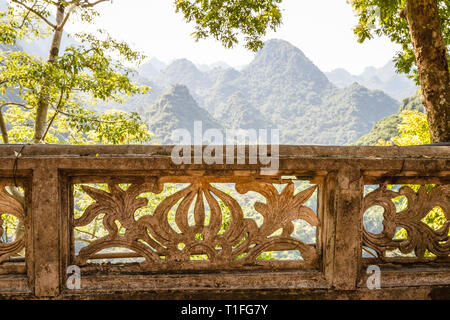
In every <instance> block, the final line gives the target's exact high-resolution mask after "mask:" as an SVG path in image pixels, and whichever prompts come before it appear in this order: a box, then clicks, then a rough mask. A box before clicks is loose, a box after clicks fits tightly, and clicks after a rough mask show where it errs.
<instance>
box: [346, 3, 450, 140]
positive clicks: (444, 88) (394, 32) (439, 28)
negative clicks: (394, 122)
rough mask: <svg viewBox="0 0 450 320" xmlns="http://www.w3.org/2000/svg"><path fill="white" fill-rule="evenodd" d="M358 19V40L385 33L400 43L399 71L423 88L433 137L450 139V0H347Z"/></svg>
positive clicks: (397, 60) (356, 32) (397, 62)
mask: <svg viewBox="0 0 450 320" xmlns="http://www.w3.org/2000/svg"><path fill="white" fill-rule="evenodd" d="M349 2H350V3H351V4H352V6H353V8H354V9H355V10H356V14H357V15H358V17H359V23H358V25H357V26H356V28H355V30H354V31H355V34H356V35H357V36H358V39H359V41H360V42H363V41H365V40H367V39H371V38H373V36H374V35H378V36H381V35H386V36H388V37H389V38H390V39H391V40H392V41H394V42H396V43H399V44H400V45H401V46H402V51H401V52H399V53H398V55H397V56H396V58H395V62H396V66H397V69H398V71H399V72H405V73H407V74H410V75H411V76H415V77H416V80H418V81H419V82H420V85H421V88H422V98H423V99H422V100H423V104H424V105H425V107H426V110H427V114H428V123H429V128H430V134H431V141H432V142H433V143H436V142H450V72H449V61H450V56H449V49H448V47H449V45H450V24H449V23H448V22H449V19H450V2H449V1H448V0H393V1H387V0H349Z"/></svg>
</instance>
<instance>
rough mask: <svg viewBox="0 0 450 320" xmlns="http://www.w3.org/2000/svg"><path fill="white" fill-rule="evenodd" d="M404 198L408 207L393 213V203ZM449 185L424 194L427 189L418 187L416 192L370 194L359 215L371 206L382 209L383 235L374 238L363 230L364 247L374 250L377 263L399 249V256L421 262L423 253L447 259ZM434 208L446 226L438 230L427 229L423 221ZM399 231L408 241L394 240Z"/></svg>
mask: <svg viewBox="0 0 450 320" xmlns="http://www.w3.org/2000/svg"><path fill="white" fill-rule="evenodd" d="M399 196H405V197H406V199H407V207H406V208H405V209H404V210H402V211H401V212H398V213H397V212H396V207H395V205H394V203H393V201H392V199H394V198H397V197H399ZM449 196H450V185H444V186H436V187H434V188H433V189H431V191H430V192H427V190H426V186H421V187H420V188H419V190H418V191H417V192H414V190H413V189H411V188H410V187H407V186H403V187H401V188H400V190H399V191H398V192H395V191H392V190H388V189H387V185H383V186H381V187H380V188H378V189H377V190H375V191H373V192H371V193H369V194H368V195H366V196H365V198H364V204H363V208H362V214H364V213H365V212H366V211H367V210H368V209H369V208H371V207H373V206H376V205H378V206H381V207H383V208H384V220H383V231H382V232H381V233H380V234H378V235H376V234H372V233H370V232H368V231H367V230H365V229H364V230H363V245H364V246H367V247H369V248H371V249H373V250H375V251H376V252H377V254H378V257H380V259H384V258H385V254H386V251H388V250H394V249H399V250H400V251H401V252H402V253H404V254H408V253H411V252H414V253H415V255H416V256H417V257H418V258H423V257H424V255H425V252H426V250H428V251H430V252H431V253H433V254H435V255H436V256H438V257H447V256H448V255H450V240H449V237H448V233H449V228H450V218H449V215H450V201H449ZM435 207H440V208H442V210H443V211H444V215H445V218H446V220H447V221H446V222H445V223H444V225H443V226H442V227H441V228H439V229H438V230H434V229H432V228H430V227H429V226H428V225H427V224H425V223H424V222H423V221H422V220H423V219H424V218H425V217H426V216H427V214H428V213H429V212H430V211H431V210H432V209H433V208H435ZM398 227H401V228H404V229H405V230H406V232H407V235H408V237H407V238H406V239H400V240H393V238H394V236H395V233H396V230H397V228H398Z"/></svg>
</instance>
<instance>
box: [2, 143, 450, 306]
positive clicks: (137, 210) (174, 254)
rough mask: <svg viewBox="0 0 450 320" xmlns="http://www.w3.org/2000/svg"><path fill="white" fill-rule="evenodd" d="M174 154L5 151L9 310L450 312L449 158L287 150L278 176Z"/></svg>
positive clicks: (405, 150) (449, 151) (111, 149)
mask: <svg viewBox="0 0 450 320" xmlns="http://www.w3.org/2000/svg"><path fill="white" fill-rule="evenodd" d="M171 152H172V147H159V146H158V147H156V146H120V147H118V146H48V145H43V146H25V147H22V146H0V215H1V216H0V218H1V219H0V223H1V227H2V228H1V229H0V236H1V238H0V239H1V243H0V295H1V297H3V298H30V299H32V298H57V299H70V298H92V297H94V298H95V297H103V298H104V297H111V298H169V299H171V298H205V299H209V298H215V299H218V298H224V299H226V298H233V299H236V298H261V297H263V298H264V297H265V298H274V299H278V298H328V299H335V298H369V299H370V298H415V299H417V298H449V297H450V289H449V288H450V240H449V227H450V147H445V146H442V147H437V146H436V147H402V148H400V147H318V146H314V147H313V146H298V147H294V146H281V147H280V149H279V154H278V155H275V153H273V155H272V156H273V159H275V160H276V161H277V164H278V166H277V167H278V169H277V170H273V171H271V172H269V173H268V172H263V171H262V169H263V168H265V167H266V166H265V165H263V164H261V163H256V164H249V163H254V162H253V161H250V159H249V156H248V153H249V149H248V148H247V153H246V155H245V156H241V157H240V158H239V159H238V156H233V157H232V158H231V159H228V161H225V162H224V163H225V164H205V163H199V162H198V161H194V163H193V164H181V165H177V164H175V163H174V162H173V161H172V158H171ZM192 152H193V155H194V156H195V152H194V148H193V149H192ZM224 154H226V152H224ZM230 160H232V161H230ZM238 160H239V161H238ZM400 185H402V187H400ZM395 186H398V187H395ZM22 195H23V197H22ZM375 207H378V208H381V213H380V214H381V216H380V215H379V218H380V219H379V220H380V221H379V223H380V225H381V228H380V230H378V231H377V232H375V231H374V230H371V229H370V228H369V227H368V226H367V225H366V222H365V219H366V215H367V212H370V210H373V208H375ZM430 212H431V213H432V214H434V215H435V217H436V216H438V219H437V220H439V221H440V224H439V225H438V226H437V227H435V228H434V227H433V226H432V225H430V224H429V223H428V224H427V223H426V222H427V221H426V219H427V217H429V215H430V214H431V213H430ZM435 220H436V219H435ZM8 228H9V230H8ZM11 228H13V229H14V230H13V231H14V232H12V231H11V230H12V229H11ZM304 230H308V232H309V238H308V239H304V238H301V237H298V236H296V235H297V234H298V233H300V234H302V232H303V231H304ZM402 230H403V231H402ZM402 232H403V236H399V234H401V233H402ZM74 266H76V267H74ZM74 268H79V269H78V270H79V271H80V272H81V273H80V278H79V279H80V287H71V286H68V280H71V277H72V276H73V275H72V274H70V272H71V271H73V270H74ZM374 268H375V269H376V268H379V270H380V273H379V277H380V278H379V279H380V283H379V284H380V287H371V286H370V285H368V280H369V282H370V281H371V279H370V277H371V276H372V275H375V276H376V275H377V274H376V273H374V274H371V273H368V270H369V271H370V270H374ZM368 278H369V279H368ZM370 283H372V282H370ZM374 283H375V284H376V281H375V282H374Z"/></svg>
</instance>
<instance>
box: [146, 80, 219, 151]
mask: <svg viewBox="0 0 450 320" xmlns="http://www.w3.org/2000/svg"><path fill="white" fill-rule="evenodd" d="M144 112H145V113H144V115H145V117H146V119H148V122H149V126H150V128H151V130H152V132H153V134H154V135H155V136H154V139H153V140H154V142H156V143H161V144H173V143H179V142H180V141H174V140H173V139H172V134H173V133H174V131H175V130H177V129H186V130H188V132H189V133H190V135H191V138H192V139H193V137H194V122H195V121H201V123H202V130H203V132H204V131H206V130H208V129H218V130H222V129H223V127H222V125H221V124H220V123H219V122H217V121H216V120H215V119H214V118H213V117H212V116H211V115H210V114H209V113H208V112H207V111H206V110H204V109H203V108H200V107H199V106H198V104H197V102H196V101H195V100H194V98H193V97H192V96H191V95H190V94H189V90H188V88H187V87H186V86H184V85H174V86H172V87H171V88H170V89H169V90H167V91H166V92H165V93H164V94H163V95H162V96H161V97H160V98H158V100H157V101H156V102H155V103H154V104H152V105H150V106H148V107H147V108H146V109H145V110H144ZM190 143H194V141H193V140H191V141H190Z"/></svg>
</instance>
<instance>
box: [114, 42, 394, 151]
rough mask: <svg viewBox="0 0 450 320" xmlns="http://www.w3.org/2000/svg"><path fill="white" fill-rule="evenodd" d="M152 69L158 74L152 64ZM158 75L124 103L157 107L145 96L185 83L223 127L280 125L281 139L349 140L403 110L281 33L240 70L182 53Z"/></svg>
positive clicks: (308, 141)
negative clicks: (348, 81)
mask: <svg viewBox="0 0 450 320" xmlns="http://www.w3.org/2000/svg"><path fill="white" fill-rule="evenodd" d="M154 69H156V68H154ZM149 70H151V68H149V67H145V68H141V73H140V76H141V77H142V78H144V76H145V75H146V74H148V72H149ZM150 72H153V73H152V74H153V75H155V71H154V70H153V71H150ZM156 75H157V76H156V77H153V79H152V83H153V84H154V85H155V87H156V88H157V90H154V92H152V93H150V94H149V95H148V98H145V99H141V101H139V100H138V98H132V99H130V100H129V101H128V102H127V103H126V104H125V105H123V106H121V107H122V108H123V109H125V110H128V111H130V110H142V109H148V108H152V107H151V106H149V105H145V106H143V105H141V104H140V103H147V104H151V102H152V101H155V100H154V99H156V97H157V95H158V93H159V91H160V90H159V88H166V89H168V88H170V86H172V85H174V84H184V85H185V86H186V87H187V88H188V90H189V94H190V95H191V96H192V97H193V98H194V100H195V101H196V102H197V104H198V106H199V107H201V108H204V109H206V110H207V111H209V112H210V114H211V115H212V116H214V117H215V118H216V119H217V121H219V122H221V123H222V124H223V126H224V127H228V128H244V129H249V128H253V129H263V128H278V129H280V132H281V137H280V142H281V143H283V144H337V145H344V144H349V143H352V142H354V141H356V140H357V139H358V138H360V137H361V136H362V135H364V134H367V133H368V132H369V131H370V129H371V128H372V127H373V125H374V124H375V123H376V122H377V121H378V120H380V119H381V118H383V117H386V116H388V115H390V114H392V113H393V112H395V111H397V109H398V102H397V101H396V100H394V99H392V98H391V97H389V96H388V95H387V94H385V93H384V92H382V91H371V90H368V89H367V88H365V87H363V86H361V85H358V84H356V83H355V84H352V85H350V86H349V87H347V88H343V89H342V88H338V87H337V86H335V85H334V84H332V83H331V82H330V81H329V80H328V78H327V77H326V75H325V74H324V73H323V72H321V71H320V70H319V69H318V68H317V67H316V66H315V65H314V64H313V63H312V62H311V60H309V59H308V58H307V57H306V56H305V55H304V53H303V52H302V51H301V50H300V49H298V48H296V47H294V46H292V45H291V44H290V43H288V42H286V41H282V40H270V41H268V42H267V43H266V44H265V46H264V48H263V49H262V50H260V51H259V52H258V53H257V55H256V57H255V59H254V60H253V61H252V62H251V63H250V65H248V66H247V67H246V68H244V69H243V70H242V71H237V70H235V69H232V68H228V69H225V70H224V69H222V68H215V69H212V70H209V71H207V72H202V71H200V70H199V69H198V68H197V67H196V66H195V65H194V64H193V63H192V62H190V61H188V60H186V59H181V60H176V61H174V62H172V63H171V64H170V65H169V66H168V67H167V68H166V69H163V70H161V71H158V72H157V74H156ZM114 107H119V106H117V105H116V106H114ZM149 115H150V114H149ZM185 120H186V121H187V122H186V123H181V122H179V121H178V122H177V123H179V124H180V125H182V126H190V125H192V123H193V121H194V120H200V119H195V118H193V117H191V118H189V119H185ZM149 122H150V123H151V124H152V126H153V128H152V126H151V127H150V130H152V131H155V130H159V128H160V127H159V126H158V125H157V124H156V123H155V119H151V118H149ZM154 126H156V127H154ZM155 128H157V129H155Z"/></svg>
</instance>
